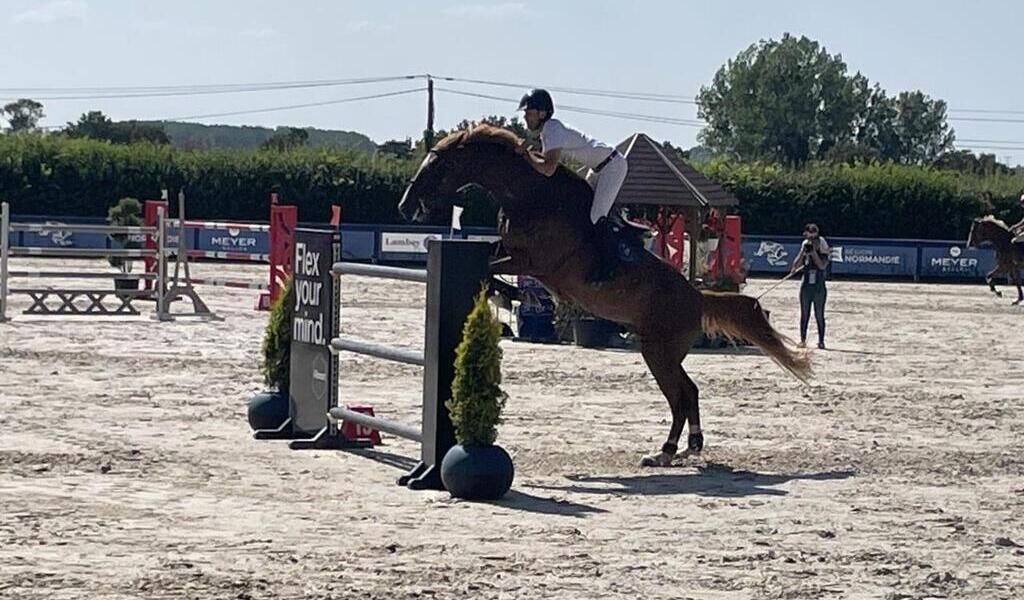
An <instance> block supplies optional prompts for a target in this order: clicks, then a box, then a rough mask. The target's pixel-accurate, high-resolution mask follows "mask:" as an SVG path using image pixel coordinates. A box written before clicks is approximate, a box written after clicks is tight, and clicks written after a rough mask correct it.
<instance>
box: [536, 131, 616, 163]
mask: <svg viewBox="0 0 1024 600" xmlns="http://www.w3.org/2000/svg"><path fill="white" fill-rule="evenodd" d="M540 143H541V151H542V152H544V153H545V154H546V153H547V152H548V150H561V151H562V154H564V155H565V156H566V157H568V158H571V159H572V160H574V161H576V162H578V163H582V164H584V165H586V166H587V167H589V168H591V169H596V168H597V166H598V165H600V164H601V163H602V162H604V159H606V158H608V155H610V154H611V153H612V151H613V150H614V148H612V147H611V146H609V145H607V144H605V143H603V142H599V141H597V140H595V139H594V138H591V137H589V136H587V135H584V134H583V133H580V132H579V131H576V130H575V129H573V128H572V127H569V126H567V125H565V124H564V123H562V122H561V121H559V120H558V119H548V120H547V122H546V123H544V126H543V127H542V128H541V130H540Z"/></svg>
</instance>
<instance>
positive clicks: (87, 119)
mask: <svg viewBox="0 0 1024 600" xmlns="http://www.w3.org/2000/svg"><path fill="white" fill-rule="evenodd" d="M113 132H114V122H113V121H111V120H110V119H109V118H108V117H107V116H106V115H104V114H103V112H101V111H98V110H90V111H89V112H87V113H82V116H81V117H79V118H78V121H77V122H75V123H71V122H69V123H68V124H67V127H65V128H64V133H65V135H67V136H68V137H72V138H90V139H94V140H110V139H111V138H112V137H113Z"/></svg>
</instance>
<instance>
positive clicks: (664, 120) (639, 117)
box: [434, 87, 704, 127]
mask: <svg viewBox="0 0 1024 600" xmlns="http://www.w3.org/2000/svg"><path fill="white" fill-rule="evenodd" d="M434 90H436V91H440V92H446V93H449V94H455V95H457V96H468V97H470V98H483V99H486V100H497V101H499V102H506V103H509V104H510V105H516V104H517V102H518V101H517V100H514V99H512V98H505V97H501V96H491V95H489V94H478V93H475V92H467V91H464V90H456V89H452V88H446V87H435V88H434ZM558 110H563V111H567V112H576V113H582V114H588V115H597V116H602V117H614V118H618V119H629V120H633V121H646V122H649V123H661V124H665V125H682V126H685V127H703V126H704V124H703V123H701V122H700V121H696V120H692V119H680V118H676V117H665V116H660V115H645V114H639V113H625V112H616V111H610V110H598V109H593V108H584V107H579V106H571V105H566V104H559V105H558Z"/></svg>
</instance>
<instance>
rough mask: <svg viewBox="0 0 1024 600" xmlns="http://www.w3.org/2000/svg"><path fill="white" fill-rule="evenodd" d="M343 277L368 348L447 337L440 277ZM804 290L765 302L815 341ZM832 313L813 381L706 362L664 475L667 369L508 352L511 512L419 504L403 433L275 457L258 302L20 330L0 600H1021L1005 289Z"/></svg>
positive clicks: (21, 325)
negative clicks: (807, 327) (425, 311)
mask: <svg viewBox="0 0 1024 600" xmlns="http://www.w3.org/2000/svg"><path fill="white" fill-rule="evenodd" d="M18 264H21V265H23V266H24V265H25V264H28V265H29V266H30V267H33V268H42V267H43V266H44V265H45V264H46V263H45V262H43V261H30V262H27V263H26V262H21V263H19V262H17V261H16V262H15V265H14V266H17V265H18ZM199 271H200V273H201V274H207V275H211V274H214V273H216V274H218V275H222V276H223V275H238V276H241V277H249V278H251V279H257V278H261V277H262V274H263V270H261V269H259V268H258V267H239V266H231V267H223V266H216V267H211V266H202V267H200V268H199ZM343 281H344V283H345V286H346V288H345V291H344V296H345V298H346V307H347V308H346V309H345V312H344V321H343V330H344V331H345V332H346V333H348V334H351V335H354V336H359V337H363V338H367V339H372V340H379V341H394V342H395V343H397V344H399V345H402V346H408V347H418V346H420V345H421V344H422V335H423V326H422V306H423V295H422V291H421V289H420V288H419V287H417V285H416V284H406V283H397V282H385V281H379V280H368V279H361V278H355V277H345V278H344V280H343ZM22 283H24V282H22ZM105 283H106V282H104V284H105ZM769 283H770V282H768V281H755V282H752V283H751V285H750V286H748V288H747V290H746V291H747V293H752V294H756V293H758V292H759V291H760V290H763V289H766V288H767V286H768V284H769ZM796 291H797V289H796V285H795V284H794V285H786V286H783V287H782V288H780V289H779V290H777V291H776V292H773V293H772V294H771V295H769V296H767V297H766V298H765V300H764V303H765V304H766V306H767V307H768V308H769V309H771V310H772V311H773V321H774V322H775V324H776V325H777V326H779V327H780V328H782V329H783V330H784V331H787V332H788V333H790V334H791V335H792V334H794V333H795V326H796V303H795V297H796ZM829 293H830V296H829V312H828V316H829V325H830V329H829V342H830V343H831V345H832V347H833V348H834V349H832V350H829V351H826V352H816V353H815V361H816V369H817V376H816V381H815V382H814V384H813V385H811V386H802V385H801V384H799V383H798V382H796V381H795V380H793V379H792V378H791V377H789V376H787V375H786V374H784V373H783V372H782V371H781V370H780V369H778V368H777V367H776V366H775V365H774V364H772V363H771V362H770V361H769V360H768V359H766V358H764V357H762V356H756V355H749V354H722V353H717V354H695V355H692V356H690V357H689V358H688V359H687V361H686V363H685V366H686V367H687V368H688V370H689V372H690V373H692V374H693V375H694V378H695V380H696V381H697V383H698V385H700V386H701V391H702V396H701V407H702V410H703V417H704V424H705V429H706V435H707V447H706V450H705V452H704V453H703V455H702V456H701V457H700V458H699V459H689V460H688V462H686V463H685V464H683V465H682V466H679V467H675V468H670V469H661V470H644V469H641V468H640V467H639V466H638V464H639V458H640V456H641V454H643V453H646V452H649V451H652V450H654V449H656V448H657V447H658V446H659V445H660V443H661V442H662V440H663V439H664V435H665V434H666V432H667V427H668V424H667V418H668V409H667V406H666V404H665V401H664V400H663V399H662V397H661V395H660V394H659V393H658V391H657V389H656V387H655V384H654V381H653V380H652V378H651V377H650V375H649V374H648V373H647V372H646V370H645V368H644V366H643V363H642V361H641V359H640V356H639V355H637V354H635V353H630V352H625V351H595V350H585V349H578V348H575V347H572V346H546V345H532V344H525V343H516V342H511V341H505V342H503V348H504V350H505V364H504V373H505V388H506V390H507V391H508V393H509V395H510V397H511V400H510V402H509V405H508V408H507V411H506V420H505V423H504V425H503V426H502V427H501V429H500V440H499V441H500V442H501V443H502V444H503V445H504V446H505V447H506V448H508V449H509V450H510V451H511V452H512V453H513V454H514V456H515V464H516V468H517V478H516V482H515V485H514V488H513V491H512V493H511V494H510V495H509V496H508V497H507V498H506V499H505V500H503V501H501V502H497V503H493V504H476V503H467V502H459V501H453V500H452V499H450V498H449V497H448V496H447V494H445V493H442V492H413V491H409V490H406V489H403V488H399V487H397V486H395V485H394V479H395V477H396V476H398V475H399V474H401V473H402V470H403V469H402V467H403V466H408V465H411V464H412V463H413V459H414V458H415V457H416V456H417V455H418V449H417V448H416V446H415V445H414V444H413V443H411V442H406V441H404V440H397V439H394V438H390V437H388V438H387V439H386V445H385V446H381V447H378V448H377V449H376V450H373V451H363V452H361V453H344V452H326V451H324V452H305V453H296V452H291V451H289V450H288V449H287V448H286V447H285V445H284V443H283V442H256V441H253V440H252V439H251V434H250V431H249V428H248V425H247V423H246V419H245V405H246V400H247V399H248V397H249V396H250V394H252V393H253V392H255V391H258V390H259V389H261V387H262V386H261V382H260V378H259V374H258V361H259V345H260V340H261V338H262V332H263V327H264V324H265V319H266V315H265V314H264V313H258V312H254V311H253V310H252V309H251V307H252V303H253V296H254V293H253V292H245V291H242V292H238V291H228V290H220V289H212V288H204V295H205V297H206V299H207V300H208V302H209V303H210V305H211V307H212V308H214V309H215V310H216V311H218V312H220V313H221V314H222V315H223V316H225V317H226V320H224V321H222V322H217V323H202V322H195V321H191V322H189V321H179V322H175V323H156V322H154V321H152V320H150V319H149V318H129V319H113V318H90V319H86V318H73V317H72V318H69V317H33V316H28V315H20V314H15V315H14V316H15V320H14V321H13V322H12V323H9V324H5V325H0V406H2V408H3V410H2V411H0V431H2V434H0V597H2V598H18V599H34V598H40V599H42V598H46V599H51V598H52V599H61V598H90V599H106V598H202V599H223V598H237V599H248V598H321V599H325V598H380V599H385V598H587V599H590V598H687V597H690V598H712V599H715V598H887V599H902V598H946V597H948V598H985V599H989V598H1019V597H1020V595H1021V588H1022V586H1024V547H1022V546H1024V478H1022V475H1024V456H1022V449H1024V415H1022V408H1024V401H1022V399H1021V398H1022V396H1024V376H1022V372H1024V335H1021V332H1022V331H1024V329H1022V328H1021V327H1022V325H1024V310H1021V309H1017V308H1013V307H1010V306H1009V304H1008V301H998V302H997V301H995V300H994V299H992V298H991V297H990V296H989V295H988V292H987V291H986V290H984V289H983V288H982V287H979V286H956V285H942V286H939V285H914V284H897V283H885V284H880V283H866V282H856V283H854V282H832V283H830V291H829ZM26 306H27V301H26V300H24V299H23V298H21V297H18V298H16V301H15V305H14V307H15V308H17V309H20V308H24V307H26ZM148 310H149V309H148V307H147V315H148V314H149V313H148ZM812 329H813V325H812ZM812 335H813V334H812ZM419 385H420V382H419V376H418V371H417V370H416V369H415V368H412V367H405V366H401V365H397V366H396V365H393V364H385V363H379V362H376V361H374V360H372V359H367V358H362V357H355V356H345V357H344V358H343V360H342V383H341V393H342V396H343V398H344V399H345V400H346V401H348V402H365V403H370V404H372V405H374V407H375V408H376V411H377V414H378V415H383V416H387V417H394V418H398V419H401V420H406V421H413V422H414V421H416V420H417V418H418V414H419V413H418V411H419V406H418V400H417V396H418V387H419Z"/></svg>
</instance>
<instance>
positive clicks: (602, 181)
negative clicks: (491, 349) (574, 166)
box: [519, 89, 626, 282]
mask: <svg viewBox="0 0 1024 600" xmlns="http://www.w3.org/2000/svg"><path fill="white" fill-rule="evenodd" d="M519 110H523V111H526V112H525V114H524V118H525V119H526V126H527V127H529V128H530V130H532V131H538V130H539V131H540V141H541V153H542V156H534V155H532V154H530V153H529V152H527V151H526V149H525V148H524V147H522V146H520V148H519V152H520V153H522V154H524V155H525V156H526V157H527V158H528V159H529V161H530V164H531V165H532V166H533V168H534V169H536V170H537V172H538V173H541V174H542V175H545V176H547V177H551V176H552V175H554V174H555V171H557V170H558V161H559V159H561V157H562V155H563V154H564V155H565V156H566V157H568V158H571V159H572V160H574V161H576V162H579V163H581V164H583V165H585V166H586V167H587V168H588V169H589V171H588V172H587V177H586V179H587V183H589V184H590V187H592V188H593V189H594V200H593V203H592V204H591V208H590V222H591V223H593V224H594V226H595V228H596V232H597V242H598V243H597V247H598V261H597V264H596V265H594V269H593V270H592V271H591V272H590V273H589V274H588V276H587V280H588V281H591V282H598V281H607V280H608V279H610V278H611V276H612V275H613V274H614V272H615V266H616V262H617V258H618V239H617V238H616V235H615V225H614V223H612V221H611V219H610V218H609V216H608V213H609V212H610V211H611V209H612V204H614V203H615V197H616V196H618V194H619V188H620V187H622V182H623V180H625V179H626V158H625V157H624V156H623V155H622V154H621V153H620V152H619V151H618V150H616V149H615V148H612V147H611V146H609V145H607V144H605V143H602V142H599V141H597V140H595V139H593V138H591V137H589V136H587V135H585V134H583V133H581V132H579V131H577V130H576V129H573V128H572V127H569V126H568V125H566V124H565V123H562V121H560V120H558V119H555V118H554V114H555V104H554V102H553V101H552V100H551V94H549V93H548V92H547V90H541V89H536V90H532V91H531V92H530V93H528V94H526V95H524V96H523V99H522V100H521V101H520V102H519Z"/></svg>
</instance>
